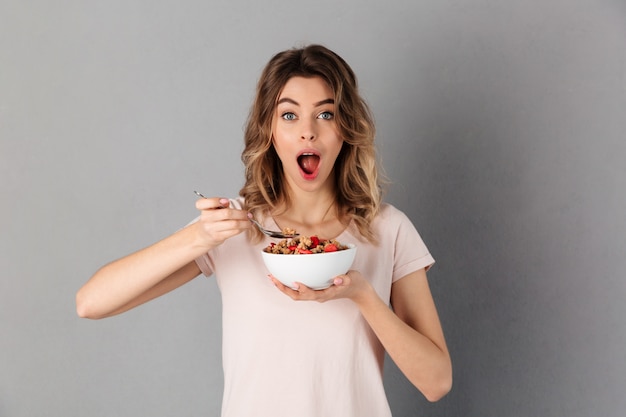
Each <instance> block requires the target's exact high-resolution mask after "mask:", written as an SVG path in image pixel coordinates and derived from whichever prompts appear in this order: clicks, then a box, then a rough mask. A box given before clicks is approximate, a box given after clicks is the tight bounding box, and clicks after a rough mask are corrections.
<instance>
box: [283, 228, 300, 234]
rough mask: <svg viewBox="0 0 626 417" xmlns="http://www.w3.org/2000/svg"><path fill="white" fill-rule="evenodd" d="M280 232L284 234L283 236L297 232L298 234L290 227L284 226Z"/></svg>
mask: <svg viewBox="0 0 626 417" xmlns="http://www.w3.org/2000/svg"><path fill="white" fill-rule="evenodd" d="M282 232H283V235H285V236H294V235H297V234H298V233H297V232H296V231H295V230H294V229H292V228H291V227H284V228H283V230H282Z"/></svg>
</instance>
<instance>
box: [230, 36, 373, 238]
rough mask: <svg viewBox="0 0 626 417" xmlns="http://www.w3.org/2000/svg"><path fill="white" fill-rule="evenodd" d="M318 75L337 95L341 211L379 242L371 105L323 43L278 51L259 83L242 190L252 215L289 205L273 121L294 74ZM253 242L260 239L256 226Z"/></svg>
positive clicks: (337, 174)
mask: <svg viewBox="0 0 626 417" xmlns="http://www.w3.org/2000/svg"><path fill="white" fill-rule="evenodd" d="M296 76H298V77H320V78H321V79H323V80H324V81H325V82H326V83H327V84H328V85H329V86H330V88H331V90H332V91H333V93H334V96H335V97H334V99H335V121H336V123H337V127H338V131H339V134H340V136H341V138H342V139H343V140H344V143H343V146H342V148H341V151H340V153H339V156H338V157H337V160H336V162H335V170H334V172H335V186H336V187H335V190H336V202H337V205H338V212H339V213H340V215H341V216H348V217H350V218H351V219H352V220H353V221H354V223H355V224H356V227H357V229H358V231H359V233H360V234H361V236H362V237H364V238H365V239H367V240H369V241H371V242H376V241H377V239H376V236H374V233H373V231H372V229H371V227H370V225H371V222H372V220H373V219H374V217H375V216H376V214H378V211H379V209H380V204H381V200H382V181H381V178H380V175H379V170H378V161H377V154H376V148H375V146H374V136H375V127H374V121H373V117H372V114H371V112H370V109H369V107H368V105H367V104H366V103H365V101H364V100H363V98H362V97H361V96H360V94H359V90H358V85H357V79H356V76H355V75H354V72H353V71H352V69H351V68H350V66H349V65H348V64H347V63H346V62H345V61H344V60H343V59H342V58H341V57H340V56H339V55H337V54H336V53H334V52H333V51H331V50H329V49H328V48H326V47H324V46H321V45H309V46H306V47H304V48H299V49H289V50H286V51H283V52H279V53H278V54H276V55H274V56H273V57H272V58H271V59H270V61H269V62H268V64H267V65H266V67H265V68H264V70H263V72H262V73H261V77H260V79H259V81H258V84H257V90H256V97H255V99H254V102H253V104H252V108H251V110H250V115H249V117H248V121H247V125H246V129H245V136H244V138H245V148H244V150H243V152H242V154H241V160H242V161H243V163H244V166H245V184H244V186H243V187H242V189H241V190H240V192H239V195H240V196H242V197H244V199H245V204H246V209H247V210H248V211H250V212H252V213H253V214H256V213H265V212H271V211H272V210H273V209H275V208H276V207H277V206H280V205H284V206H286V207H288V206H289V196H288V193H287V192H286V189H285V187H286V182H285V179H284V177H283V169H282V163H281V161H280V159H279V157H278V155H277V153H276V151H275V149H274V146H273V143H272V120H273V117H274V113H275V110H276V104H277V100H278V97H279V95H280V93H281V91H282V89H283V87H284V86H285V84H286V83H287V81H288V80H289V79H291V78H292V77H296ZM253 233H254V236H253V238H254V240H257V241H258V240H259V239H260V238H261V234H260V232H258V230H256V229H254V232H253Z"/></svg>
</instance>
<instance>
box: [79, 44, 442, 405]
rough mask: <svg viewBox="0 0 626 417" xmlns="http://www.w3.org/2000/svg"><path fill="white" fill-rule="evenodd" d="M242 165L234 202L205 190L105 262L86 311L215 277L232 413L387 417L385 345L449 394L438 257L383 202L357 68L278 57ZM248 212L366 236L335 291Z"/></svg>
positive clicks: (423, 384)
mask: <svg viewBox="0 0 626 417" xmlns="http://www.w3.org/2000/svg"><path fill="white" fill-rule="evenodd" d="M242 160H243V162H244V164H245V185H244V187H243V188H242V189H241V191H240V196H239V197H238V198H234V199H230V200H229V199H226V198H220V197H214V198H202V199H199V200H198V201H197V202H196V207H197V209H198V210H199V212H200V215H199V217H198V218H197V219H196V221H194V222H192V223H191V224H190V225H188V226H187V227H185V228H183V229H181V230H180V231H178V232H176V233H174V234H173V235H171V236H169V237H167V238H165V239H163V240H162V241H160V242H157V243H155V244H154V245H152V246H150V247H148V248H145V249H143V250H140V251H138V252H136V253H133V254H131V255H128V256H127V257H124V258H122V259H119V260H117V261H115V262H112V263H110V264H108V265H106V266H104V267H103V268H101V269H100V270H99V271H97V272H96V274H95V275H94V276H93V277H92V278H91V279H90V280H89V281H88V282H87V283H86V284H85V285H84V287H83V288H81V289H80V290H79V292H78V294H77V310H78V314H79V315H80V316H81V317H88V318H102V317H108V316H111V315H115V314H119V313H122V312H124V311H127V310H129V309H131V308H133V307H136V306H138V305H140V304H142V303H145V302H147V301H149V300H151V299H153V298H155V297H158V296H160V295H163V294H165V293H167V292H169V291H171V290H173V289H175V288H177V287H179V286H181V285H183V284H185V283H186V282H188V281H190V280H192V279H194V278H195V277H196V276H198V275H200V274H201V273H203V274H204V275H207V276H209V275H215V277H216V279H217V282H218V285H219V288H220V292H221V295H222V304H223V317H222V319H223V368H224V378H225V379H224V396H223V404H222V415H223V416H246V417H247V416H251V415H254V416H272V417H276V416H300V417H302V416H342V417H349V416H354V417H357V416H358V417H366V416H376V417H381V416H389V415H391V413H390V409H389V405H388V403H387V399H386V396H385V392H384V388H383V378H382V369H383V359H384V353H385V351H386V352H387V353H388V354H389V356H390V357H391V358H392V360H393V361H394V362H395V363H396V365H397V366H398V367H399V369H400V370H401V371H402V372H403V373H404V374H405V375H406V377H407V378H408V379H409V380H410V381H411V382H412V383H413V384H414V385H415V386H416V387H417V388H418V389H419V390H420V391H421V392H422V393H423V394H424V396H425V397H426V398H427V399H428V400H431V401H436V400H438V399H439V398H441V397H442V396H444V395H445V394H446V393H447V392H448V391H449V390H450V387H451V384H452V366H451V361H450V356H449V354H448V350H447V348H446V343H445V339H444V336H443V331H442V329H441V325H440V322H439V319H438V315H437V311H436V308H435V304H434V302H433V298H432V295H431V293H430V290H429V286H428V281H427V277H426V270H427V269H428V268H429V267H430V266H431V265H432V264H433V262H434V260H433V258H432V257H431V255H430V253H429V252H428V250H427V248H426V246H425V245H424V243H423V241H422V239H421V238H420V236H419V234H418V232H417V231H416V229H415V227H414V226H413V224H412V223H411V221H410V220H409V219H408V218H407V217H406V216H405V215H404V214H403V213H402V212H401V211H399V210H398V209H396V208H394V207H393V206H391V205H389V204H386V203H383V202H382V201H381V186H380V179H379V177H378V174H377V164H376V152H375V147H374V126H373V122H372V117H371V115H370V112H369V110H368V107H367V106H366V104H365V103H364V101H363V100H362V98H361V97H360V95H359V92H358V87H357V81H356V78H355V76H354V73H353V71H352V70H351V68H350V67H349V66H348V64H347V63H346V62H345V61H344V60H343V59H342V58H341V57H339V56H338V55H337V54H335V53H334V52H332V51H330V50H328V49H327V48H325V47H322V46H319V45H311V46H308V47H305V48H302V49H292V50H287V51H283V52H281V53H278V54H277V55H275V56H274V57H273V58H272V59H271V60H270V61H269V63H268V64H267V66H266V68H265V69H264V71H263V73H262V75H261V78H260V80H259V83H258V88H257V94H256V99H255V101H254V104H253V106H252V110H251V113H250V116H249V120H248V124H247V128H246V132H245V149H244V151H243V154H242ZM249 216H254V218H256V219H257V220H260V221H261V222H262V223H263V224H264V225H265V226H266V227H267V228H269V229H275V230H281V229H283V228H285V227H289V228H292V229H295V230H297V231H298V232H299V233H301V234H303V235H317V236H320V237H324V238H334V239H336V240H338V241H339V242H343V243H355V244H356V245H357V247H358V252H357V255H356V258H355V261H354V264H353V265H352V270H350V271H349V272H348V273H347V274H345V275H341V276H338V277H336V278H335V279H334V282H333V285H332V286H331V287H329V288H327V289H324V290H313V289H310V288H307V287H306V286H304V285H302V284H300V285H296V288H295V289H293V288H290V287H286V286H284V285H282V284H281V283H280V282H279V281H277V280H276V279H274V278H273V277H272V276H269V275H268V272H267V270H266V268H265V266H264V264H263V261H262V259H261V254H260V252H261V250H262V249H263V248H264V247H265V246H267V245H268V243H269V241H270V239H269V238H267V237H265V236H264V235H262V234H260V232H259V231H258V230H256V229H255V228H252V226H251V222H250V221H249ZM311 301H318V302H311ZM389 306H391V307H392V308H391V309H390V308H389Z"/></svg>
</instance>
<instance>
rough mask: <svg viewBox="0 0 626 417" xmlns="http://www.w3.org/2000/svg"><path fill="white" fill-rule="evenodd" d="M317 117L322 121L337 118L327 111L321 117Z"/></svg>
mask: <svg viewBox="0 0 626 417" xmlns="http://www.w3.org/2000/svg"><path fill="white" fill-rule="evenodd" d="M317 117H318V118H320V119H324V120H332V119H333V118H334V117H335V115H334V114H333V113H332V112H329V111H325V112H322V113H320V115H319V116H317Z"/></svg>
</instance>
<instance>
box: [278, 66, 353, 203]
mask: <svg viewBox="0 0 626 417" xmlns="http://www.w3.org/2000/svg"><path fill="white" fill-rule="evenodd" d="M272 132H273V144H274V148H275V149H276V153H277V154H278V157H279V158H280V160H281V162H282V164H283V172H284V174H285V178H286V180H287V183H288V184H289V185H290V186H291V187H292V188H294V187H296V188H299V189H302V190H305V191H315V190H318V189H320V188H325V187H332V186H333V185H332V184H333V181H332V176H331V174H332V173H333V168H334V166H335V160H336V159H337V156H338V155H339V152H340V151H341V146H342V145H343V139H342V138H341V137H340V135H339V132H338V129H337V124H336V122H335V102H334V95H333V92H332V90H331V89H330V87H329V86H328V85H327V84H326V82H324V81H323V80H322V79H321V78H318V77H313V78H304V77H293V78H291V79H289V81H287V83H286V84H285V87H284V88H283V90H282V92H281V93H280V95H279V97H278V101H277V106H276V110H275V112H274V116H273V120H272Z"/></svg>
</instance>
